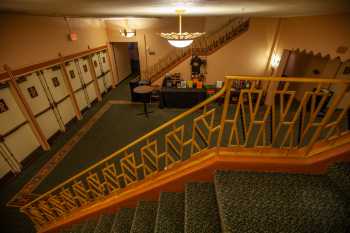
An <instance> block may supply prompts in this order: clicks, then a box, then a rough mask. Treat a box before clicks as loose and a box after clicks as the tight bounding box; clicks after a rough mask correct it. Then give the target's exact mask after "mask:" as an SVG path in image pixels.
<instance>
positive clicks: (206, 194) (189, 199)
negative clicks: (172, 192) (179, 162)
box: [185, 183, 221, 233]
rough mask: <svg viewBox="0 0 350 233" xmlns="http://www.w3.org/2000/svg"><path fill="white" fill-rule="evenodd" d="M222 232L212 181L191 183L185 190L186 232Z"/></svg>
mask: <svg viewBox="0 0 350 233" xmlns="http://www.w3.org/2000/svg"><path fill="white" fill-rule="evenodd" d="M204 232H207V233H220V232H221V227H220V216H219V210H218V206H217V201H216V195H215V187H214V184H212V183H189V184H187V185H186V192H185V233H204Z"/></svg>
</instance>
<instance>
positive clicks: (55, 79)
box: [52, 77, 60, 87]
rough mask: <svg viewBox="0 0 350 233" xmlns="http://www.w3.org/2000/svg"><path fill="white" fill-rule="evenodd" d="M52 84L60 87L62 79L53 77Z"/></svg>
mask: <svg viewBox="0 0 350 233" xmlns="http://www.w3.org/2000/svg"><path fill="white" fill-rule="evenodd" d="M52 84H53V86H54V87H58V86H59V85H60V81H58V78H57V77H53V78H52Z"/></svg>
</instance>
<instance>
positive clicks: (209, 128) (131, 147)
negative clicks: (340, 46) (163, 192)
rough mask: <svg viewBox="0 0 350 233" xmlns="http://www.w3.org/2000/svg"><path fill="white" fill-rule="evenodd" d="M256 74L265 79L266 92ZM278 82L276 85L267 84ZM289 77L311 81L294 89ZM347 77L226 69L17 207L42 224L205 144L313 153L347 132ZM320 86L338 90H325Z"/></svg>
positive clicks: (266, 152) (248, 151)
mask: <svg viewBox="0 0 350 233" xmlns="http://www.w3.org/2000/svg"><path fill="white" fill-rule="evenodd" d="M263 81H265V82H266V81H267V82H269V83H270V86H269V91H268V92H265V91H264V90H265V89H263V88H262V87H261V86H262V85H261V82H263ZM279 82H283V83H284V86H283V88H282V89H277V88H274V87H276V86H278V85H277V84H278V83H279ZM291 83H293V84H294V85H293V87H295V86H298V85H299V86H300V85H304V84H312V85H313V87H314V88H313V89H310V90H307V91H300V90H302V89H298V88H296V89H293V88H292V87H291V85H290V84H291ZM325 84H326V85H325ZM349 85H350V81H349V80H338V79H315V78H277V77H273V78H271V77H244V76H226V78H225V85H224V87H223V88H222V89H220V90H218V92H217V93H216V94H214V95H213V96H211V97H209V98H208V99H206V100H205V101H203V102H202V103H200V104H198V105H196V106H194V107H193V108H191V109H189V110H187V111H186V112H184V113H181V114H179V115H178V116H176V117H174V118H173V119H171V120H169V121H168V122H166V123H164V124H162V125H161V126H159V127H158V128H156V129H154V130H152V131H150V132H149V133H147V134H145V135H144V136H142V137H140V138H138V139H136V140H135V141H133V142H131V143H130V144H128V145H126V146H124V147H122V148H121V149H119V150H117V151H116V152H114V153H113V154H111V155H109V156H108V157H106V158H104V159H102V160H101V161H99V162H97V163H96V164H94V165H92V166H90V167H89V168H87V169H85V170H83V171H81V172H79V173H78V174H76V175H74V176H73V177H71V178H69V179H68V180H66V181H65V182H63V183H61V184H59V185H57V186H56V187H54V188H52V189H51V190H49V191H48V192H46V193H44V194H42V195H40V196H39V197H38V198H36V199H35V200H33V201H32V202H30V203H28V204H27V205H25V206H24V207H22V208H21V212H23V213H25V214H26V215H27V216H28V217H29V218H30V219H31V220H32V221H33V222H34V224H35V226H36V228H37V229H38V230H40V229H43V228H47V227H48V226H50V224H54V223H55V222H57V221H58V220H60V219H62V218H63V219H64V218H67V217H68V216H69V215H70V214H72V213H74V212H76V211H79V210H80V209H81V208H86V207H89V206H92V205H94V204H96V203H98V202H99V201H100V200H104V199H106V198H109V197H115V196H116V195H119V194H120V193H122V192H123V191H124V190H125V188H127V187H130V185H133V184H135V183H137V182H138V181H141V180H143V179H145V178H147V177H149V176H152V175H154V174H159V173H162V172H167V169H168V168H170V167H171V166H173V165H174V164H178V163H181V162H182V161H184V160H186V159H188V158H191V157H194V156H200V155H201V152H202V151H205V150H207V149H209V148H212V147H238V148H239V153H238V152H237V153H238V155H241V156H256V155H257V154H259V155H261V156H269V157H271V156H277V157H285V156H292V157H299V158H305V157H309V156H314V155H315V154H317V152H319V151H320V147H319V146H318V144H319V143H323V144H325V145H326V146H327V148H329V147H331V146H332V145H334V144H337V145H339V143H340V141H341V139H342V138H344V137H342V136H344V135H346V134H349V131H348V129H347V127H344V120H345V119H346V112H347V110H348V109H349V107H350V102H349V101H347V102H345V103H346V106H343V108H339V104H340V103H341V102H343V101H344V98H345V94H346V93H348V92H349ZM323 86H332V87H333V88H335V89H336V90H338V91H337V92H335V93H334V94H333V95H331V92H329V91H325V90H324V89H323V88H322V87H323ZM321 112H322V114H320V113H321ZM301 119H302V121H303V122H301V123H300V122H299V121H300V120H301ZM298 126H299V127H298ZM298 129H299V130H298ZM298 131H300V132H298ZM298 134H301V138H300V140H297V135H298ZM347 143H349V142H347ZM272 149H273V151H274V152H272ZM275 152H277V153H276V154H273V153H275ZM232 156H235V155H232Z"/></svg>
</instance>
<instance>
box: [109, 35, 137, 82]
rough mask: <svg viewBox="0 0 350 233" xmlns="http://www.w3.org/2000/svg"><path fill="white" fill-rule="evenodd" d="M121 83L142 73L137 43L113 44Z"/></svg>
mask: <svg viewBox="0 0 350 233" xmlns="http://www.w3.org/2000/svg"><path fill="white" fill-rule="evenodd" d="M112 47H113V53H114V58H115V63H116V67H117V72H118V77H119V80H118V81H119V82H121V81H123V80H124V79H126V78H128V77H129V76H131V75H133V76H136V75H138V74H139V73H140V58H139V50H138V44H137V42H114V43H112Z"/></svg>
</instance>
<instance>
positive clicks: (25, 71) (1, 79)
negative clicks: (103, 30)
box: [0, 45, 107, 82]
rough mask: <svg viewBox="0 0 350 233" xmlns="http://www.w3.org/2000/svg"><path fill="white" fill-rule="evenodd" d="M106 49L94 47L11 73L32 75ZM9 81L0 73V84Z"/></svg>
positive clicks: (5, 73)
mask: <svg viewBox="0 0 350 233" xmlns="http://www.w3.org/2000/svg"><path fill="white" fill-rule="evenodd" d="M106 48H107V45H103V46H99V47H96V48H92V49H88V50H85V51H82V52H78V53H74V54H69V55H66V56H63V57H57V58H54V59H51V60H48V61H44V62H40V63H37V64H34V65H29V66H25V67H21V68H17V69H13V70H12V73H13V75H14V76H21V75H25V74H28V73H33V72H35V71H37V70H42V69H44V68H47V67H50V66H54V65H59V64H60V62H61V61H62V60H64V61H69V60H72V59H77V58H81V57H84V56H86V55H88V54H91V53H95V52H98V51H102V50H105V49H106ZM9 79H10V77H9V75H8V74H7V72H4V73H0V82H5V81H8V80H9Z"/></svg>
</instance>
